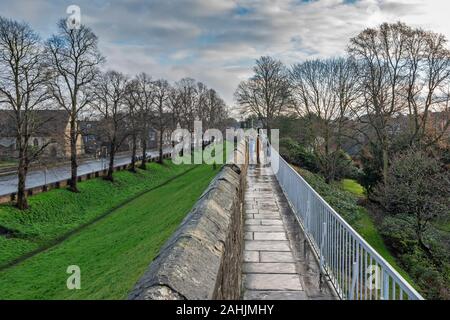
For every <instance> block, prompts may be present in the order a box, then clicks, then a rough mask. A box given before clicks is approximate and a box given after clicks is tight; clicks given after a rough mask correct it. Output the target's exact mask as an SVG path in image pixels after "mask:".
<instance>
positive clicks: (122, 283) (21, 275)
mask: <svg viewBox="0 0 450 320" xmlns="http://www.w3.org/2000/svg"><path fill="white" fill-rule="evenodd" d="M169 167H170V166H169ZM154 169H155V168H154ZM219 169H220V168H218V169H217V170H213V169H212V167H211V166H207V165H201V166H197V167H195V168H194V169H193V170H191V171H189V172H187V173H186V174H184V175H182V176H181V177H179V178H177V179H174V180H173V181H171V182H169V183H167V184H165V185H164V186H161V187H160V188H157V189H154V190H152V191H149V192H147V193H145V194H142V195H140V196H139V197H137V198H135V199H134V200H132V201H131V202H128V203H126V204H125V205H123V206H121V207H119V208H117V209H116V210H113V211H112V212H111V213H110V214H109V215H108V216H107V217H105V218H104V219H101V220H99V221H97V222H95V223H94V224H91V225H89V226H87V227H86V228H84V229H82V230H81V231H80V232H78V233H76V234H74V235H72V236H70V237H69V238H68V239H66V240H65V241H64V242H62V243H60V244H58V245H56V246H54V247H52V248H50V249H48V250H46V251H44V252H42V253H39V254H37V255H35V256H33V257H32V258H29V259H27V260H25V261H24V262H22V263H20V264H19V265H16V266H14V267H11V268H9V269H6V270H4V271H1V272H0V299H124V298H126V296H127V294H128V292H129V291H130V290H131V289H132V287H133V285H134V284H135V283H136V281H137V280H138V279H139V278H140V277H141V276H142V274H143V272H144V271H145V269H146V268H147V266H148V265H149V263H150V262H151V261H152V260H153V259H154V258H155V256H156V255H157V254H158V251H159V249H160V247H161V246H162V245H163V244H164V242H165V241H166V240H167V239H168V238H169V237H170V235H171V234H172V233H173V232H174V231H175V230H176V228H177V227H178V225H179V224H180V222H181V221H182V219H183V218H184V217H185V216H186V214H187V213H188V212H189V211H190V210H191V208H192V206H193V204H194V203H195V202H196V200H197V199H198V197H199V196H200V195H201V193H202V192H203V190H204V189H205V188H206V187H207V186H208V184H209V183H210V181H211V180H212V178H213V177H214V176H215V175H216V174H217V172H218V170H219ZM154 171H155V170H154ZM123 174H124V175H127V173H125V172H124V173H123ZM98 183H103V182H102V181H98ZM93 196H94V197H95V195H93ZM69 265H77V266H79V267H80V269H81V289H80V290H68V289H67V287H66V280H67V278H68V277H69V274H67V273H66V269H67V267H68V266H69Z"/></svg>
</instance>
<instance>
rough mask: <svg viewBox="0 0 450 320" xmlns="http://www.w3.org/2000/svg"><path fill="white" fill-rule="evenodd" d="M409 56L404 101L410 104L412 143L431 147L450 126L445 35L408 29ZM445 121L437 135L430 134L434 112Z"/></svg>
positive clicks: (449, 56)
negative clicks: (430, 123) (442, 115)
mask: <svg viewBox="0 0 450 320" xmlns="http://www.w3.org/2000/svg"><path fill="white" fill-rule="evenodd" d="M407 31H408V34H407V41H406V57H405V59H406V60H407V63H408V72H407V75H406V78H407V86H406V93H405V97H404V98H405V100H407V105H408V128H407V129H408V131H409V144H410V145H411V146H413V145H423V144H425V145H432V144H434V143H435V142H437V141H439V140H440V139H441V138H442V136H443V135H444V134H445V132H446V131H447V129H448V128H449V125H450V118H449V112H450V109H449V101H450V51H449V50H448V49H447V43H448V41H447V39H446V38H445V36H443V35H441V34H437V33H433V32H427V31H423V30H421V29H415V30H411V29H407ZM433 111H434V112H443V114H444V115H446V118H445V119H443V120H444V122H443V123H442V126H441V127H440V128H435V129H436V131H435V133H434V136H429V135H428V134H427V127H428V124H429V122H430V120H431V119H430V116H431V113H432V112H433Z"/></svg>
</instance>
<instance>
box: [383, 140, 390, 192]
mask: <svg viewBox="0 0 450 320" xmlns="http://www.w3.org/2000/svg"><path fill="white" fill-rule="evenodd" d="M388 170H389V154H388V150H387V146H386V145H385V144H383V182H384V185H387V180H388Z"/></svg>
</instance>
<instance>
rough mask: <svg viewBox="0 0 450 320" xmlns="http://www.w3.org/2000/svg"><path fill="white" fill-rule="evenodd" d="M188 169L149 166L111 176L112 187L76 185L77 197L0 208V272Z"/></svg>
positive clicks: (59, 194)
mask: <svg viewBox="0 0 450 320" xmlns="http://www.w3.org/2000/svg"><path fill="white" fill-rule="evenodd" d="M190 168H192V166H190V165H180V166H177V165H174V164H172V163H171V162H170V161H167V162H165V163H164V164H163V165H160V164H156V163H151V164H148V165H147V169H148V170H139V171H138V172H137V173H136V174H133V173H131V172H127V171H121V172H117V173H115V175H114V177H115V181H114V183H111V182H108V181H104V180H103V179H93V180H89V181H85V182H82V183H80V184H79V188H80V191H81V193H79V194H75V193H72V192H69V191H67V190H65V189H58V190H52V191H50V192H47V193H41V194H38V195H36V196H33V197H31V198H30V199H29V203H30V209H29V210H26V211H19V210H17V209H16V208H14V207H13V206H10V205H1V206H0V227H1V228H2V229H3V230H8V234H7V235H0V268H1V266H5V265H7V264H9V263H11V262H13V261H15V260H17V259H20V258H21V257H25V256H27V255H29V254H30V253H32V252H33V251H35V250H39V249H40V248H43V247H46V246H48V245H50V244H52V243H53V242H54V241H55V240H57V239H58V238H60V237H63V236H64V235H65V234H67V233H68V232H71V231H72V230H75V229H77V228H79V227H80V226H82V225H84V224H86V223H89V222H91V221H93V220H95V219H96V218H97V217H99V216H101V215H103V214H104V213H105V212H108V211H110V210H113V209H114V208H115V207H117V206H119V205H121V204H122V203H124V202H126V201H127V200H129V199H130V198H133V197H135V196H137V195H139V194H140V193H142V192H145V191H148V190H150V189H152V188H154V187H156V186H158V185H160V184H162V183H163V182H165V181H167V180H168V179H171V178H173V177H175V176H177V175H179V174H181V173H183V172H186V171H187V170H189V169H190Z"/></svg>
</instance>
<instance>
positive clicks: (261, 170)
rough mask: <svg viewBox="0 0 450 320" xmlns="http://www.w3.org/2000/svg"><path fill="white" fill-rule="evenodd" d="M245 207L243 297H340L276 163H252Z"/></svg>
mask: <svg viewBox="0 0 450 320" xmlns="http://www.w3.org/2000/svg"><path fill="white" fill-rule="evenodd" d="M244 209H245V227H244V229H245V247H244V265H243V285H244V288H243V299H245V300H265V299H268V300H308V299H334V296H333V295H332V293H331V291H330V289H329V288H328V286H327V285H326V284H325V285H322V289H320V287H319V268H318V265H317V263H316V260H315V259H314V257H313V256H312V253H311V252H310V249H309V247H308V246H307V245H306V244H305V241H304V235H303V233H302V231H301V229H300V227H299V225H298V223H297V222H296V219H295V216H294V213H293V212H292V211H291V209H290V207H289V204H288V202H287V200H286V198H285V196H284V194H283V192H282V191H281V189H280V186H279V184H278V182H277V180H276V177H275V176H274V175H273V172H272V169H271V168H270V167H261V166H256V165H251V166H250V167H249V170H248V174H247V187H246V192H245V205H244Z"/></svg>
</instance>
